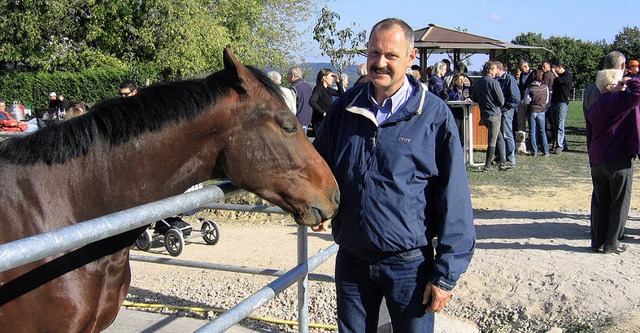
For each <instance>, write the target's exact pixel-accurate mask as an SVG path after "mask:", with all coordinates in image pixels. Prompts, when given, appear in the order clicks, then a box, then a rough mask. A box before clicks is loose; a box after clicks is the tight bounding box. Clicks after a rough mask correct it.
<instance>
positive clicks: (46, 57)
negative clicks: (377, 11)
mask: <svg viewBox="0 0 640 333" xmlns="http://www.w3.org/2000/svg"><path fill="white" fill-rule="evenodd" d="M324 1H325V0H321V1H312V0H244V1H240V0H213V1H205V0H122V1H106V2H105V1H98V0H83V1H80V0H47V1H41V0H21V1H10V0H2V1H0V12H1V13H2V15H1V16H0V31H2V34H0V71H2V70H4V69H9V70H12V69H13V68H18V69H20V70H26V71H31V72H38V71H45V72H51V73H52V72H56V71H67V72H76V71H79V70H82V69H87V68H98V67H101V66H105V65H109V66H114V67H118V66H127V65H131V64H136V65H139V64H145V65H148V64H151V66H152V67H154V69H155V70H154V71H153V72H162V73H163V77H162V78H164V77H165V76H171V77H189V76H193V75H200V74H203V73H208V72H212V71H215V70H218V69H220V68H221V67H222V57H221V54H222V49H223V48H224V47H225V46H226V45H228V44H232V45H233V47H234V49H235V50H236V54H237V55H238V57H239V58H240V59H241V61H243V62H246V63H249V64H253V65H256V66H258V67H265V66H266V65H280V66H284V65H285V63H286V62H288V61H289V59H290V58H291V57H292V55H293V54H294V53H296V52H297V51H299V50H300V44H299V43H298V41H299V40H301V36H302V33H301V32H300V31H298V26H299V25H298V23H301V22H304V21H306V20H308V19H309V17H310V15H311V13H314V12H315V11H316V10H317V8H319V6H320V4H321V3H323V2H324ZM138 74H140V73H135V76H137V75H138ZM145 79H155V78H145Z"/></svg>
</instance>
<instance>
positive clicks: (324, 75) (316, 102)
mask: <svg viewBox="0 0 640 333" xmlns="http://www.w3.org/2000/svg"><path fill="white" fill-rule="evenodd" d="M334 82H335V83H336V84H337V85H338V90H336V89H334V88H332V87H331V86H333V83H334ZM343 92H344V89H343V88H342V84H340V77H339V76H338V75H337V74H335V73H333V72H332V71H331V70H330V69H328V68H323V69H321V70H320V71H319V72H318V76H317V77H316V86H315V87H314V88H313V92H312V93H311V97H310V98H309V105H311V108H312V109H313V115H312V116H311V124H312V127H313V129H314V131H315V130H317V129H318V127H319V126H320V124H322V121H323V120H324V116H325V115H326V114H327V112H329V109H331V104H333V96H340V94H342V93H343Z"/></svg>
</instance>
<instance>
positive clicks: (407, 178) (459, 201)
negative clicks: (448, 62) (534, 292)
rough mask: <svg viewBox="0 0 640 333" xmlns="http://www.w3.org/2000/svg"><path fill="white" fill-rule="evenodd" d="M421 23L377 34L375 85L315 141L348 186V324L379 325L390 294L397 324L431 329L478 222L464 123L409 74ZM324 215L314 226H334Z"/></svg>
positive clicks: (344, 269)
mask: <svg viewBox="0 0 640 333" xmlns="http://www.w3.org/2000/svg"><path fill="white" fill-rule="evenodd" d="M416 52H417V50H416V49H415V48H414V47H413V30H412V29H411V27H410V26H409V25H407V24H406V23H405V22H404V21H402V20H400V19H385V20H383V21H380V22H379V23H377V24H376V25H375V26H374V27H373V29H372V31H371V35H370V37H369V43H368V55H367V65H368V68H369V74H368V75H369V79H370V82H369V83H368V84H363V85H360V86H357V87H354V88H352V89H351V90H349V91H347V92H346V93H345V94H343V95H342V96H341V97H340V98H339V99H338V100H337V101H336V102H335V103H334V104H333V106H332V109H331V112H329V114H328V116H327V118H326V119H325V121H324V124H323V126H322V127H321V128H320V131H319V133H318V134H317V137H316V139H315V141H314V145H315V146H316V148H317V149H318V151H319V152H320V154H321V155H322V156H323V157H324V159H325V160H326V161H327V163H328V164H329V166H330V167H331V169H332V171H333V173H334V175H335V177H336V180H337V182H338V185H339V186H340V191H341V198H342V199H341V202H340V207H339V210H338V213H337V215H336V216H335V217H334V219H333V220H332V222H331V223H332V233H333V236H334V239H335V241H336V243H338V244H339V245H340V250H339V252H338V255H337V258H336V289H337V294H338V325H339V330H340V332H343V333H344V332H358V333H360V332H375V331H376V329H377V326H378V325H377V324H378V311H379V308H380V304H381V302H382V298H383V297H384V298H385V299H386V302H387V308H388V309H389V314H390V317H391V322H392V325H393V329H394V331H395V332H432V331H433V324H434V312H437V311H440V310H441V309H442V308H444V306H445V305H446V304H447V302H448V300H449V298H450V297H451V290H452V289H453V288H454V287H455V285H456V282H457V280H458V279H459V278H460V275H461V274H462V273H464V272H465V271H466V269H467V267H468V265H469V262H470V260H471V256H472V254H473V249H474V246H475V229H474V226H473V211H472V208H471V198H470V194H469V185H468V182H467V175H466V169H465V165H464V158H463V153H462V148H461V147H460V139H459V138H458V130H457V128H456V124H455V119H454V118H453V116H452V114H451V112H450V111H449V108H448V106H447V104H446V103H445V102H444V101H442V100H441V99H439V98H438V97H436V96H435V95H433V94H432V93H429V92H428V91H427V89H426V87H425V86H424V84H421V83H420V82H418V81H416V80H415V79H414V78H413V77H411V76H409V75H406V74H405V73H406V68H409V67H410V66H411V64H412V62H413V61H414V60H415V57H416ZM326 227H327V225H326V224H322V225H320V226H318V227H314V230H322V229H326Z"/></svg>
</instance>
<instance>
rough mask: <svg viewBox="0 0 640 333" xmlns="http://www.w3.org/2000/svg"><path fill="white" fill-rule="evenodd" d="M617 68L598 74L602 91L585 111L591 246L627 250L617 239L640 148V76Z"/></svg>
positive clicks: (609, 250)
mask: <svg viewBox="0 0 640 333" xmlns="http://www.w3.org/2000/svg"><path fill="white" fill-rule="evenodd" d="M622 76H623V71H622V70H619V69H605V70H602V71H599V72H598V74H597V76H596V86H597V87H598V89H599V90H600V93H601V94H600V96H599V97H598V99H597V100H596V102H595V103H593V105H591V107H590V108H589V110H588V111H587V115H586V116H587V117H586V121H587V151H588V154H589V165H590V166H591V181H592V183H593V193H592V195H591V248H592V250H593V251H594V252H604V253H617V254H620V253H622V252H624V251H626V249H627V248H626V246H624V245H622V244H620V242H619V240H620V239H622V238H623V236H624V226H625V222H626V220H627V216H628V214H629V203H630V198H631V186H632V180H633V165H632V163H631V162H632V160H633V159H635V158H636V157H637V156H638V154H639V153H640V110H639V106H640V80H639V79H629V78H623V77H622Z"/></svg>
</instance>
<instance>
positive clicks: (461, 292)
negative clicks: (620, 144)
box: [132, 172, 640, 332]
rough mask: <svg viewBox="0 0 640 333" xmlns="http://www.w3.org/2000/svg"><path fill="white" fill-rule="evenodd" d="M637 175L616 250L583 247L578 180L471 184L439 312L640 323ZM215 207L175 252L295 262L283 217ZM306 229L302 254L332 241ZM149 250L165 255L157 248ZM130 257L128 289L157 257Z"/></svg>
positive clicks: (541, 327) (592, 324) (606, 328)
mask: <svg viewBox="0 0 640 333" xmlns="http://www.w3.org/2000/svg"><path fill="white" fill-rule="evenodd" d="M638 174H639V173H638V172H636V175H638ZM636 184H637V185H636V186H635V188H636V190H635V191H634V193H633V197H632V212H631V216H630V218H629V220H628V222H627V231H626V239H625V240H624V243H625V244H627V245H628V246H629V249H628V251H627V252H626V253H623V254H620V255H618V254H610V255H605V254H598V253H592V252H591V250H590V246H589V245H590V241H589V211H588V207H589V201H590V195H591V186H590V185H589V184H588V183H586V182H584V181H579V182H576V183H575V184H574V185H572V186H571V187H570V188H561V189H559V188H551V189H542V188H540V189H538V188H533V189H530V192H529V193H522V194H521V195H515V196H513V195H512V196H511V197H510V198H509V199H508V200H505V199H504V195H506V192H505V191H504V190H502V189H500V188H492V187H485V188H480V189H474V193H483V194H482V195H475V196H474V197H473V198H472V200H473V205H474V210H475V224H476V230H477V234H478V240H477V247H476V252H475V255H474V257H473V260H472V262H471V265H470V267H469V270H468V271H467V272H466V273H465V274H464V275H463V277H462V278H461V280H460V281H459V283H458V286H457V287H456V289H455V290H454V297H453V298H452V300H451V302H450V303H449V304H448V306H447V308H446V309H445V313H446V314H447V315H452V316H456V317H458V318H466V319H468V320H470V321H472V322H473V323H475V324H476V325H477V326H478V327H479V328H480V330H481V331H483V332H546V331H549V330H551V332H554V331H553V330H554V329H555V328H560V329H562V330H564V332H640V311H639V307H640V287H639V286H640V274H639V273H640V213H639V212H640V195H639V194H640V191H639V190H638V188H639V187H640V180H638V179H636ZM488 194H490V195H488ZM216 215H217V216H216V217H215V219H216V220H217V221H219V223H220V227H221V238H220V242H219V243H218V244H217V245H215V246H207V245H204V243H203V242H202V239H201V238H199V237H198V236H197V235H196V236H195V237H191V238H190V239H189V242H188V244H187V246H186V247H185V251H184V252H183V254H181V255H180V257H179V259H185V260H206V261H211V262H216V263H226V264H232V265H245V266H249V267H261V268H274V269H289V268H290V267H292V266H293V265H295V264H296V254H295V253H296V229H295V227H294V226H293V225H292V220H291V219H290V218H289V217H287V216H281V215H271V216H267V215H266V214H248V213H238V212H220V213H218V214H216ZM231 217H238V219H232V218H231ZM309 235H310V237H309V239H310V244H309V253H310V254H313V253H315V252H317V251H319V250H320V249H323V248H326V247H327V246H329V245H330V244H331V236H330V234H327V233H313V232H310V233H309ZM132 253H133V254H144V253H142V252H140V251H132ZM151 253H152V254H153V255H166V251H165V250H164V249H163V248H160V247H158V248H154V249H152V251H151ZM154 253H155V254H154ZM333 264H334V261H333V258H332V259H331V260H330V261H329V262H327V263H325V264H323V265H322V266H320V267H319V268H318V270H317V271H315V273H321V274H330V275H332V274H333ZM132 266H133V275H134V278H133V282H132V287H133V288H134V290H136V289H135V288H142V289H147V288H150V287H149V284H150V283H147V282H145V281H146V280H149V278H148V277H147V276H146V275H145V274H151V275H154V274H160V275H163V274H162V271H163V270H164V269H160V268H158V266H151V265H150V264H142V263H135V262H134V263H133V264H132ZM172 269H173V270H176V268H172ZM152 271H153V272H154V273H151V272H152ZM145 272H146V273H145ZM141 274H142V275H145V277H146V278H144V279H143V278H141ZM198 274H200V273H198ZM225 274H226V273H225ZM192 275H194V278H195V275H197V274H192ZM136 276H137V277H136ZM236 279H237V280H238V281H245V279H250V276H249V277H247V278H245V277H241V278H236ZM151 280H153V281H156V283H158V281H159V280H160V278H153V279H151ZM151 284H153V283H151ZM314 288H315V287H314ZM314 288H312V289H314ZM331 290H333V288H331ZM555 332H560V331H559V330H557V329H556V331H555Z"/></svg>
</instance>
